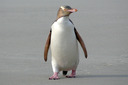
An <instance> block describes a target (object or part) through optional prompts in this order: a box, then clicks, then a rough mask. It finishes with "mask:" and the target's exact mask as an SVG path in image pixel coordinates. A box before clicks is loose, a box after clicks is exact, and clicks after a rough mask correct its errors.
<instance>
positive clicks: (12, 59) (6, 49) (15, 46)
mask: <svg viewBox="0 0 128 85" xmlns="http://www.w3.org/2000/svg"><path fill="white" fill-rule="evenodd" d="M127 3H128V1H126V0H86V1H83V0H77V1H72V0H70V1H69V0H64V1H62V0H2V1H0V85H74V84H76V85H79V84H86V85H127V84H128V10H127V8H128V6H127ZM65 4H66V5H70V6H71V7H73V8H77V9H78V12H77V13H74V14H72V15H71V16H70V18H71V20H72V21H73V22H74V24H75V26H76V28H77V30H78V31H79V33H80V34H81V36H82V38H83V40H84V42H85V44H86V47H87V51H88V59H85V58H84V54H83V52H82V49H81V47H80V45H79V48H80V49H79V51H80V64H79V66H78V69H77V77H76V78H72V79H68V78H65V77H64V76H62V73H61V72H60V74H59V77H60V78H61V79H60V80H57V81H53V80H48V78H49V77H50V76H51V75H52V73H53V72H52V67H51V57H50V51H49V55H48V61H47V62H44V60H43V51H44V44H45V41H46V38H47V36H48V33H49V30H50V26H51V24H52V23H53V21H54V20H55V18H56V14H57V11H58V8H59V7H60V6H61V5H65ZM68 74H70V72H69V73H68Z"/></svg>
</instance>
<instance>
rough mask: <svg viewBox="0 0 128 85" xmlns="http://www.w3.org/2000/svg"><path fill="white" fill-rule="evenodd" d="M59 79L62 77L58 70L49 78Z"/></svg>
mask: <svg viewBox="0 0 128 85" xmlns="http://www.w3.org/2000/svg"><path fill="white" fill-rule="evenodd" d="M58 79H60V78H59V77H58V72H55V73H54V74H53V75H52V76H51V77H50V78H49V80H58Z"/></svg>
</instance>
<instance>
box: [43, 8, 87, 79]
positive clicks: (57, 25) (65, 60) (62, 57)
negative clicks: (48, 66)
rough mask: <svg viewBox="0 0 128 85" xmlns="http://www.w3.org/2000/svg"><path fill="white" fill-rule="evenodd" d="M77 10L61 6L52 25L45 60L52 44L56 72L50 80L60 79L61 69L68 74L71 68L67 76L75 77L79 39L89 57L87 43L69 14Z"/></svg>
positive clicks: (53, 65)
mask: <svg viewBox="0 0 128 85" xmlns="http://www.w3.org/2000/svg"><path fill="white" fill-rule="evenodd" d="M76 11H77V9H74V8H71V7H70V6H61V7H60V8H59V10H58V13H57V19H56V21H55V22H54V23H53V24H52V26H51V30H50V33H49V35H48V38H47V41H46V44H45V49H44V60H45V61H47V54H48V50H49V46H50V44H51V56H52V59H51V60H52V61H51V63H52V69H53V72H54V74H53V75H52V76H51V77H50V78H49V79H50V80H57V79H59V77H58V73H59V72H60V71H63V74H64V75H66V74H67V71H69V70H72V73H71V75H69V76H66V77H67V78H75V76H76V68H77V66H78V63H79V52H78V42H77V41H79V43H80V45H81V47H82V49H83V52H84V54H85V57H86V58H87V51H86V48H85V44H84V42H83V40H82V38H81V36H80V35H79V33H78V31H77V30H76V28H75V26H74V24H73V22H72V21H71V20H70V19H69V15H70V14H71V13H73V12H76Z"/></svg>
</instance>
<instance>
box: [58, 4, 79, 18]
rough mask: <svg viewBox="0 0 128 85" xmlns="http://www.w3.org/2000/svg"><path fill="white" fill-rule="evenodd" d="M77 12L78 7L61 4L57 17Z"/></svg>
mask: <svg viewBox="0 0 128 85" xmlns="http://www.w3.org/2000/svg"><path fill="white" fill-rule="evenodd" d="M73 12H77V9H74V8H71V7H70V6H67V5H66V6H61V7H60V8H59V10H58V13H57V17H58V18H60V17H64V16H69V15H70V14H71V13H73Z"/></svg>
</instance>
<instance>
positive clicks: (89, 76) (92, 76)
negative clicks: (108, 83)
mask: <svg viewBox="0 0 128 85" xmlns="http://www.w3.org/2000/svg"><path fill="white" fill-rule="evenodd" d="M76 78H128V75H121V74H120V75H119V74H117V75H116V74H115V75H78V76H77V77H76Z"/></svg>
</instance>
